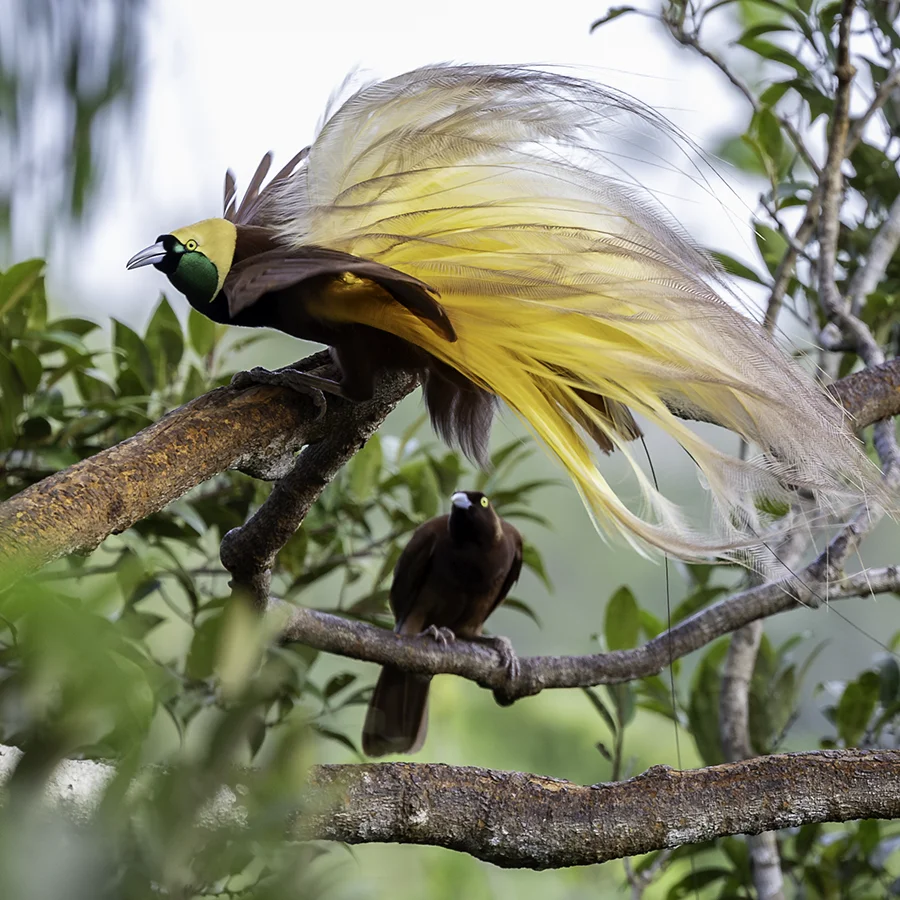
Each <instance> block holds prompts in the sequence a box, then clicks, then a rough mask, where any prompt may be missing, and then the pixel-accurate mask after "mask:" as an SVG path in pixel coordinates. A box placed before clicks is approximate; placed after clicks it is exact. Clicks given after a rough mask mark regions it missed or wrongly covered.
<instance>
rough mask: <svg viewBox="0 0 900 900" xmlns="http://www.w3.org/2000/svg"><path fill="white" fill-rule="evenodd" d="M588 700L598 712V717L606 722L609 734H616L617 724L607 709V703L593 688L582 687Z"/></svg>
mask: <svg viewBox="0 0 900 900" xmlns="http://www.w3.org/2000/svg"><path fill="white" fill-rule="evenodd" d="M582 690H583V691H584V693H585V695H586V696H587V698H588V700H590V701H591V705H592V706H593V707H594V709H595V710H597V712H598V713H599V714H600V718H602V719H603V721H604V722H605V723H606V727H607V728H608V729H609V731H610V734H612V735H616V734H617V733H618V730H619V728H618V726H617V725H616V720H615V719H614V718H613V714H612V713H611V712H610V711H609V708H608V707H607V705H606V704H605V703H604V702H603V699H602V698H601V697H600V695H599V694H598V693H597V692H596V691H595V690H594V689H593V688H582Z"/></svg>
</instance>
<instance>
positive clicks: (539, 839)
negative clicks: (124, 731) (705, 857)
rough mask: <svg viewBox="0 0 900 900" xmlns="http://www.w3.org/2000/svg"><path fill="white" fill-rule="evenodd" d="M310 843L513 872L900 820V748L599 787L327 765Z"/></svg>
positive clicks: (657, 769)
mask: <svg viewBox="0 0 900 900" xmlns="http://www.w3.org/2000/svg"><path fill="white" fill-rule="evenodd" d="M314 777H315V781H314V784H315V787H316V789H317V790H316V796H317V797H318V798H319V801H320V802H321V804H322V807H321V810H320V811H319V812H316V813H314V814H313V815H312V816H311V819H310V820H309V821H308V822H306V823H305V824H304V825H303V826H301V834H302V835H303V836H305V837H323V838H328V839H331V840H339V841H345V842H347V843H349V844H357V843H371V842H373V841H374V842H391V843H395V842H402V843H406V844H432V845H437V846H439V847H448V848H450V849H452V850H458V851H461V852H464V853H468V854H470V855H472V856H475V857H476V858H478V859H483V860H485V861H487V862H491V863H494V864H495V865H498V866H504V867H510V868H513V867H518V868H531V869H549V868H558V867H560V866H578V865H590V864H592V863H599V862H606V861H607V860H610V859H620V858H622V857H624V856H634V855H636V854H638V853H648V852H650V851H652V850H660V849H663V848H667V847H676V846H681V845H682V844H693V843H700V842H702V841H709V840H713V839H715V838H719V837H723V836H725V835H729V834H741V833H744V834H757V833H759V832H761V831H770V830H775V829H779V828H788V827H796V826H799V825H802V824H806V823H808V822H825V821H834V822H841V821H847V820H849V819H859V818H896V817H898V816H900V751H897V750H875V751H859V750H844V751H834V750H833V751H822V752H818V753H797V754H780V755H773V756H767V757H759V758H756V759H752V760H745V761H741V762H737V763H728V764H726V765H721V766H712V767H710V768H706V769H697V770H694V771H689V772H679V771H677V770H675V769H671V768H669V767H668V766H654V767H653V768H651V769H648V770H647V771H646V772H644V773H643V774H642V775H638V776H637V777H636V778H631V779H629V780H628V781H623V782H615V783H611V784H596V785H591V786H588V787H582V786H580V785H576V784H573V783H571V782H567V781H561V780H557V779H554V778H543V777H540V776H537V775H526V774H521V773H518V772H497V771H494V770H490V769H478V768H474V767H456V766H443V765H427V764H426V765H422V764H420V765H411V764H406V763H392V764H388V765H384V764H382V765H363V766H334V767H331V766H323V767H322V768H320V769H318V770H316V772H315V776H314Z"/></svg>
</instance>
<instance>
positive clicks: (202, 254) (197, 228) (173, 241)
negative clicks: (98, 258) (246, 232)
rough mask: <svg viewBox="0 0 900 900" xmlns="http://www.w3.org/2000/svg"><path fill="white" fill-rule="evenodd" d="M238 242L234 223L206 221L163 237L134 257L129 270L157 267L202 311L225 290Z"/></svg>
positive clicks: (162, 235) (129, 264) (127, 266)
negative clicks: (203, 307)
mask: <svg viewBox="0 0 900 900" xmlns="http://www.w3.org/2000/svg"><path fill="white" fill-rule="evenodd" d="M236 242H237V228H236V227H235V225H234V223H233V222H229V221H228V220H227V219H204V220H203V221H202V222H197V223H195V224H194V225H188V226H187V227H185V228H179V229H178V230H177V231H173V232H172V233H171V234H161V235H160V236H159V237H158V238H157V239H156V243H155V244H153V245H151V246H150V247H146V248H145V249H143V250H141V252H140V253H135V255H134V256H132V257H131V259H129V260H128V263H127V265H126V268H128V269H137V268H139V267H140V266H149V265H153V266H156V268H157V269H159V271H160V272H164V273H165V274H166V275H168V276H169V281H171V282H172V284H173V285H174V287H175V288H176V289H177V290H179V291H181V293H182V294H184V295H185V297H187V299H188V301H189V302H190V303H191V305H192V306H196V307H198V308H202V306H203V304H206V303H209V302H210V301H212V300H214V299H215V297H216V296H217V294H218V293H219V291H221V290H222V285H223V284H224V283H225V276H226V275H228V272H229V270H230V269H231V263H232V260H233V259H234V247H235V243H236Z"/></svg>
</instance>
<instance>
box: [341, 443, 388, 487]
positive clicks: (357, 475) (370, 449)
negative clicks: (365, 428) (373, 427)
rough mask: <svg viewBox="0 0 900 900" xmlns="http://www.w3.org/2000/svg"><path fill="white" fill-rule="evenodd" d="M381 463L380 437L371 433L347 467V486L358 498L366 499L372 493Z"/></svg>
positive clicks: (376, 482)
mask: <svg viewBox="0 0 900 900" xmlns="http://www.w3.org/2000/svg"><path fill="white" fill-rule="evenodd" d="M383 465H384V456H383V454H382V452H381V439H380V438H379V437H378V435H377V434H373V435H372V437H370V438H369V440H368V441H366V444H365V446H364V447H363V448H362V450H360V451H359V453H357V454H356V456H354V457H353V459H352V460H351V461H350V465H349V466H348V467H347V468H348V476H349V482H348V486H349V488H350V491H351V492H352V493H353V495H354V496H355V497H356V498H357V499H358V500H368V499H369V498H370V497H371V496H372V495H373V494H374V492H375V487H376V485H377V484H378V476H379V475H380V474H381V467H382V466H383Z"/></svg>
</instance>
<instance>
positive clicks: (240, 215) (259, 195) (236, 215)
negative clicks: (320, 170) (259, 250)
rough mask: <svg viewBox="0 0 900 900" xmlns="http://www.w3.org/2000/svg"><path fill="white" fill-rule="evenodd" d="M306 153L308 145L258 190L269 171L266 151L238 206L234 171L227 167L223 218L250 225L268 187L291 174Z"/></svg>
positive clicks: (270, 162) (269, 154)
mask: <svg viewBox="0 0 900 900" xmlns="http://www.w3.org/2000/svg"><path fill="white" fill-rule="evenodd" d="M308 155H309V147H304V148H303V149H302V150H301V151H300V152H299V153H297V154H296V155H295V156H294V157H293V158H292V159H291V160H290V161H289V162H288V163H287V165H285V166H284V167H283V168H281V169H280V170H279V171H278V172H277V173H276V174H275V176H274V177H273V178H272V180H271V181H270V182H269V183H268V184H267V185H266V186H265V188H263V189H262V190H260V188H261V187H262V183H263V181H265V178H266V175H267V174H268V172H269V167H270V166H271V165H272V154H271V152H269V153H267V154H266V155H265V156H264V157H263V158H262V159H261V160H260V162H259V165H258V166H257V167H256V171H255V172H254V173H253V178H251V179H250V184H249V185H248V187H247V190H246V191H245V192H244V197H243V199H242V200H241V203H240V206H237V198H236V195H237V185H236V183H235V180H234V172H232V171H231V169H229V170H228V171H227V172H226V173H225V202H224V204H223V207H222V208H223V210H224V218H226V219H228V221H229V222H234V224H235V225H250V224H251V223H252V222H253V220H254V218H255V217H256V214H257V213H258V212H259V210H260V208H261V207H262V206H263V204H264V203H265V201H266V199H267V196H266V193H267V191H268V190H269V188H271V187H272V185H273V184H277V183H278V182H279V181H283V180H284V179H285V178H287V177H288V176H289V175H292V174H293V172H294V170H295V169H296V168H297V166H298V165H299V164H300V163H301V162H303V160H304V159H306V157H307V156H308Z"/></svg>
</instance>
